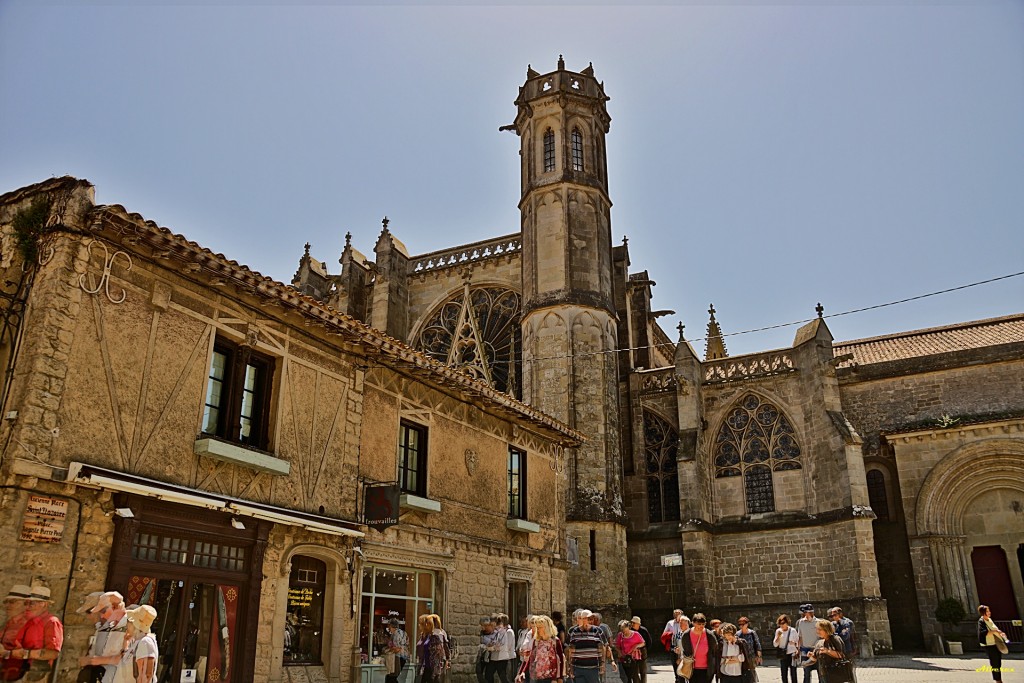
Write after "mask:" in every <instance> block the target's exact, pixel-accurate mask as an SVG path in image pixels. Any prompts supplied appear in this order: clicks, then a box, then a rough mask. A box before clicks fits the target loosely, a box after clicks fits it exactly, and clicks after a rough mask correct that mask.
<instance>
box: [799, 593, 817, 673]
mask: <svg viewBox="0 0 1024 683" xmlns="http://www.w3.org/2000/svg"><path fill="white" fill-rule="evenodd" d="M800 614H801V617H800V620H799V621H797V622H796V634H797V635H798V636H800V663H801V664H803V663H804V661H806V659H807V655H808V654H809V653H810V652H811V650H813V649H814V644H815V643H817V642H818V620H817V619H815V618H814V605H812V604H810V603H807V604H805V605H800ZM811 669H815V670H817V667H816V666H805V667H804V683H811ZM818 680H819V681H820V680H821V675H820V674H819V675H818Z"/></svg>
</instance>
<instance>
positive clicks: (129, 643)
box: [0, 585, 159, 683]
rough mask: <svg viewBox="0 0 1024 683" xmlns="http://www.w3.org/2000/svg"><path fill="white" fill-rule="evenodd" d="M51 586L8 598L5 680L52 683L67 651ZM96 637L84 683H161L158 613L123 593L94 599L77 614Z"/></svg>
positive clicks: (1, 669) (81, 677)
mask: <svg viewBox="0 0 1024 683" xmlns="http://www.w3.org/2000/svg"><path fill="white" fill-rule="evenodd" d="M52 604H53V600H51V598H50V589H49V588H47V587H45V586H40V585H32V586H24V585H15V586H14V587H13V588H11V590H10V591H8V593H7V595H6V597H4V609H5V611H6V613H7V621H6V622H5V623H4V627H3V631H2V636H0V641H2V644H0V647H2V650H0V659H2V666H0V680H4V681H48V680H50V677H51V675H52V673H53V663H54V662H55V661H56V660H57V658H58V657H59V656H60V652H61V649H62V648H63V646H64V624H63V623H62V622H61V620H60V619H59V618H58V617H56V616H55V615H53V614H51V613H50V606H51V605H52ZM75 611H76V612H77V613H78V614H85V615H88V617H89V618H90V619H91V620H92V622H93V624H94V627H95V632H94V633H93V635H92V636H91V637H90V638H89V647H88V652H87V654H86V655H84V656H83V657H81V659H80V661H79V665H80V666H81V669H80V670H79V672H78V677H77V681H78V683H156V681H157V677H156V663H157V658H158V656H159V653H158V648H157V642H156V638H155V637H154V636H153V633H152V631H151V627H152V626H153V621H154V620H155V619H156V610H155V609H153V608H152V607H150V606H149V605H142V606H139V605H128V606H125V604H124V598H123V597H122V596H121V594H120V593H118V592H117V591H109V592H107V593H99V592H97V593H90V594H89V595H87V596H86V597H85V599H84V600H83V601H82V605H81V606H80V607H79V608H78V609H77V610H75Z"/></svg>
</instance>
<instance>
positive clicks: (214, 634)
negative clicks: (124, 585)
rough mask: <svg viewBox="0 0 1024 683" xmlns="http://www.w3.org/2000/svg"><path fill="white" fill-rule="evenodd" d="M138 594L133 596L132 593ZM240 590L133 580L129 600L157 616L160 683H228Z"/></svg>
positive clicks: (193, 582) (188, 581)
mask: <svg viewBox="0 0 1024 683" xmlns="http://www.w3.org/2000/svg"><path fill="white" fill-rule="evenodd" d="M133 589H134V590H133ZM239 597H240V591H239V587H238V586H237V585H230V584H218V583H212V582H203V581H201V580H191V579H188V578H185V579H165V578H156V577H140V576H133V577H132V579H131V582H130V588H129V600H132V598H137V599H136V600H134V602H137V603H138V604H140V605H146V604H149V605H152V606H153V607H154V608H155V609H156V611H157V618H156V621H155V622H154V623H153V633H154V635H155V636H156V639H157V643H158V645H159V648H160V657H159V660H158V662H157V680H158V681H159V683H230V682H231V681H232V679H233V673H234V672H233V668H234V667H233V664H234V659H233V657H234V655H235V651H236V650H237V649H238V644H237V642H236V633H237V631H236V621H237V619H236V618H237V615H238V607H239V604H240V600H239Z"/></svg>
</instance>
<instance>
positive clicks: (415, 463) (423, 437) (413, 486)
mask: <svg viewBox="0 0 1024 683" xmlns="http://www.w3.org/2000/svg"><path fill="white" fill-rule="evenodd" d="M398 486H399V488H401V489H402V492H403V493H411V494H412V495H414V496H421V497H424V498H426V496H427V428H426V427H423V426H421V425H418V424H414V423H412V422H407V421H406V420H402V422H401V425H400V428H399V439H398Z"/></svg>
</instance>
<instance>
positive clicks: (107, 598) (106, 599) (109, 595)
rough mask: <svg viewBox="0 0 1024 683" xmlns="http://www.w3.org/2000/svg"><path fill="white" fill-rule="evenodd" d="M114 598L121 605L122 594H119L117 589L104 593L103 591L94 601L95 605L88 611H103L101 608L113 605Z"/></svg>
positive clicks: (122, 602) (122, 600) (122, 601)
mask: <svg viewBox="0 0 1024 683" xmlns="http://www.w3.org/2000/svg"><path fill="white" fill-rule="evenodd" d="M114 598H117V602H118V603H120V604H122V605H123V604H124V596H123V595H121V594H120V593H118V592H117V591H107V592H106V593H103V594H102V595H100V599H99V601H98V602H97V603H96V606H95V607H93V608H92V609H91V610H89V611H90V612H94V613H95V612H101V611H103V609H104V608H106V607H113V606H114Z"/></svg>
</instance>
